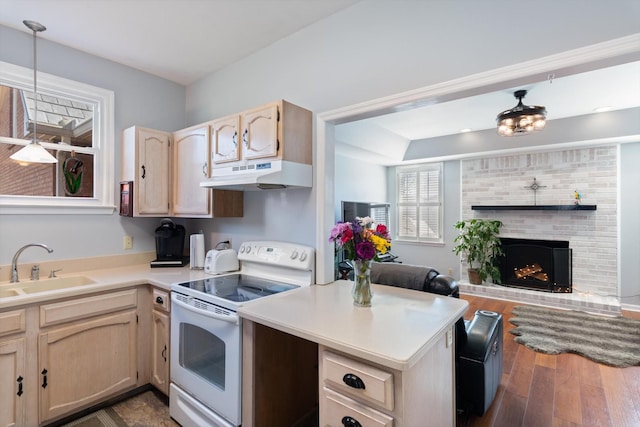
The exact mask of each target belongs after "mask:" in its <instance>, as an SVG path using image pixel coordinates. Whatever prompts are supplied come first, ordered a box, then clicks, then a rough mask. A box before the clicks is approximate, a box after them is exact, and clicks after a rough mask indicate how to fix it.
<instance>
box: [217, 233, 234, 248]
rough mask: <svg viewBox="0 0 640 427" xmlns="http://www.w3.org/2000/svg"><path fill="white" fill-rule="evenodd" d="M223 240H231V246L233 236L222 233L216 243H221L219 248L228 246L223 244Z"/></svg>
mask: <svg viewBox="0 0 640 427" xmlns="http://www.w3.org/2000/svg"><path fill="white" fill-rule="evenodd" d="M222 242H229V246H228V247H232V246H231V236H228V235H227V236H225V235H221V236H220V237H218V240H217V241H216V244H218V245H220V247H219V248H217V249H224V248H225V247H226V246H224V245H222Z"/></svg>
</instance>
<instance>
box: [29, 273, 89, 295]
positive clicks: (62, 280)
mask: <svg viewBox="0 0 640 427" xmlns="http://www.w3.org/2000/svg"><path fill="white" fill-rule="evenodd" d="M92 283H95V282H94V281H93V280H91V279H89V278H88V277H85V276H69V277H54V278H51V279H40V280H34V281H30V282H21V283H20V285H21V286H19V289H21V290H22V292H24V293H25V294H35V293H37V292H46V291H55V290H58V289H66V288H73V287H76V286H82V285H90V284H92Z"/></svg>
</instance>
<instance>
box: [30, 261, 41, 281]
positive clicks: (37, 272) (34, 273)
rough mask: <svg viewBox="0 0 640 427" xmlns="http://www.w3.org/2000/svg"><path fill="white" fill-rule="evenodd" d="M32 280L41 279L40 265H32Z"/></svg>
mask: <svg viewBox="0 0 640 427" xmlns="http://www.w3.org/2000/svg"><path fill="white" fill-rule="evenodd" d="M31 280H40V265H38V264H34V265H33V267H31Z"/></svg>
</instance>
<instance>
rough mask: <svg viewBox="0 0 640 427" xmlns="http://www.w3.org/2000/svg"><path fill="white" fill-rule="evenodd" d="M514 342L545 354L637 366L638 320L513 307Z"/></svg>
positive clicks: (639, 356)
mask: <svg viewBox="0 0 640 427" xmlns="http://www.w3.org/2000/svg"><path fill="white" fill-rule="evenodd" d="M511 313H512V314H513V315H514V316H515V317H513V318H511V319H509V322H511V323H513V324H514V325H516V326H517V327H516V328H514V329H511V330H510V331H509V332H511V333H512V334H513V335H516V338H515V341H516V342H517V343H520V344H524V345H525V346H526V347H528V348H530V349H532V350H535V351H539V352H542V353H547V354H560V353H576V354H579V355H581V356H584V357H586V358H589V359H591V360H593V361H595V362H598V363H603V364H605V365H609V366H615V367H620V368H622V367H627V366H635V365H640V320H635V319H630V318H627V317H606V316H598V315H593V314H588V313H583V312H581V311H567V310H553V309H549V308H544V307H535V306H516V307H514V308H513V310H512V312H511Z"/></svg>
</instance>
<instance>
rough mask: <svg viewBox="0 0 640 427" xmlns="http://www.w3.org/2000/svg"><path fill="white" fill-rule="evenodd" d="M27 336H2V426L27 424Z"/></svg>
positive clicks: (0, 343)
mask: <svg viewBox="0 0 640 427" xmlns="http://www.w3.org/2000/svg"><path fill="white" fill-rule="evenodd" d="M24 361H25V338H24V337H20V338H13V339H7V340H4V341H3V340H2V339H1V338H0V373H1V374H0V426H2V427H13V426H23V425H26V424H25V421H24V416H25V397H24V375H25V373H24V372H25V371H24V366H25V363H24Z"/></svg>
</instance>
